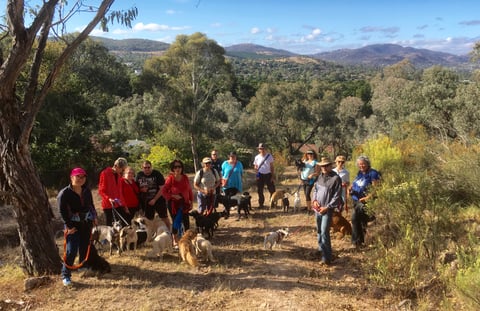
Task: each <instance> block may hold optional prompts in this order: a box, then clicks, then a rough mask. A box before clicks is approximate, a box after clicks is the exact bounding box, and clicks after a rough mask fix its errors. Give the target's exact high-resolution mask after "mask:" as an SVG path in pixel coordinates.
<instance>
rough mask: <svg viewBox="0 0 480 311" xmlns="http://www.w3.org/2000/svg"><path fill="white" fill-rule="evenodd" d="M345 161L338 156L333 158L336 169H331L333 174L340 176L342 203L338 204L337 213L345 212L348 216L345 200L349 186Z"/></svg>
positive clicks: (342, 157)
mask: <svg viewBox="0 0 480 311" xmlns="http://www.w3.org/2000/svg"><path fill="white" fill-rule="evenodd" d="M346 160H347V159H346V158H345V157H344V156H342V155H339V156H337V157H336V158H335V164H336V167H335V168H334V169H333V171H334V172H335V173H337V174H338V176H340V178H341V179H342V203H341V204H340V207H339V208H338V212H340V213H341V212H342V211H343V210H345V212H346V213H347V214H348V205H347V198H348V191H347V189H348V187H349V186H350V173H349V172H348V171H347V169H346V168H345V161H346Z"/></svg>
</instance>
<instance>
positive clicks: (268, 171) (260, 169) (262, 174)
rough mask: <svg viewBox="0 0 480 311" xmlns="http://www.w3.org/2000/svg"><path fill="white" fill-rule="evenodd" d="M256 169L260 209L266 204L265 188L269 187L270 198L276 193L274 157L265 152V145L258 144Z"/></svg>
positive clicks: (255, 161) (254, 162)
mask: <svg viewBox="0 0 480 311" xmlns="http://www.w3.org/2000/svg"><path fill="white" fill-rule="evenodd" d="M253 165H254V167H255V171H256V172H257V174H256V179H257V192H258V205H259V208H262V207H263V203H264V202H265V196H264V195H263V188H265V185H266V186H267V189H268V192H270V196H271V195H272V194H273V193H274V192H275V183H274V178H275V176H274V173H275V171H274V168H273V156H272V155H271V154H270V153H267V151H266V150H265V144H263V143H260V144H258V154H257V155H256V156H255V160H254V161H253Z"/></svg>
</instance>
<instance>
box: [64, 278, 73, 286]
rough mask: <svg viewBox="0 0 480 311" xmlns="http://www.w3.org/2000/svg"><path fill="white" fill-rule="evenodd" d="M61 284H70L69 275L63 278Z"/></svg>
mask: <svg viewBox="0 0 480 311" xmlns="http://www.w3.org/2000/svg"><path fill="white" fill-rule="evenodd" d="M63 286H72V280H70V278H69V277H66V278H64V279H63Z"/></svg>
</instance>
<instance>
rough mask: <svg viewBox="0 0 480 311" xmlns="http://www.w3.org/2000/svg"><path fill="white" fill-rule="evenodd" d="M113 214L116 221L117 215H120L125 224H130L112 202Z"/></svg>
mask: <svg viewBox="0 0 480 311" xmlns="http://www.w3.org/2000/svg"><path fill="white" fill-rule="evenodd" d="M112 215H113V221H114V222H116V221H117V217H116V216H118V217H119V218H120V220H122V221H123V223H124V224H125V225H127V226H128V225H129V223H128V222H127V221H126V220H125V219H124V218H123V217H122V215H120V212H119V211H117V209H116V208H115V206H114V204H113V203H112Z"/></svg>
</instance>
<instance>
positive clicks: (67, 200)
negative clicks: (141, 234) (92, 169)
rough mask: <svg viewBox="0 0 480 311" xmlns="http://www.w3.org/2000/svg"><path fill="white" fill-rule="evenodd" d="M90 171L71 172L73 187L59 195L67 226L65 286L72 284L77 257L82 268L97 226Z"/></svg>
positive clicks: (60, 208) (76, 170) (75, 169)
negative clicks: (88, 179)
mask: <svg viewBox="0 0 480 311" xmlns="http://www.w3.org/2000/svg"><path fill="white" fill-rule="evenodd" d="M86 178H87V172H85V170H84V169H83V168H81V167H77V168H74V169H73V170H72V171H71V172H70V184H69V185H68V186H66V187H65V188H63V189H62V190H60V192H59V193H58V196H57V203H58V208H59V210H60V216H61V217H62V220H63V224H64V235H65V242H66V253H65V257H64V262H63V266H62V281H63V285H64V286H70V285H72V281H71V275H72V273H71V270H72V269H76V268H77V267H75V266H73V263H74V261H75V257H76V256H77V253H78V257H79V262H80V263H81V264H80V265H79V266H78V268H80V267H81V266H82V265H83V261H84V260H86V259H87V258H86V256H87V251H88V247H89V245H90V234H91V231H92V227H93V225H97V223H98V221H97V212H96V210H95V206H94V204H93V197H92V192H91V190H90V189H89V188H88V187H87V186H86V184H85V182H86Z"/></svg>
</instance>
